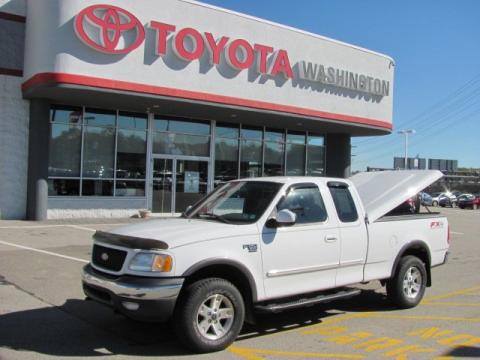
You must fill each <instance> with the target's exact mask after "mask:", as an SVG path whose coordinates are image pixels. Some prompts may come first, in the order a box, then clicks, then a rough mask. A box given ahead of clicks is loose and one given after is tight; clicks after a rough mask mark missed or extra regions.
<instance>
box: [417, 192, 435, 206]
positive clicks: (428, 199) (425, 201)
mask: <svg viewBox="0 0 480 360" xmlns="http://www.w3.org/2000/svg"><path fill="white" fill-rule="evenodd" d="M418 196H419V197H420V202H421V204H422V205H423V206H432V203H433V199H432V196H431V195H430V194H428V193H426V192H423V191H422V192H420V193H419V194H418Z"/></svg>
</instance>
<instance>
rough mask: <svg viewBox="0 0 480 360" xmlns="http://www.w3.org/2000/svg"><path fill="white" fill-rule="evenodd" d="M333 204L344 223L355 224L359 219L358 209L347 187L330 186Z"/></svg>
mask: <svg viewBox="0 0 480 360" xmlns="http://www.w3.org/2000/svg"><path fill="white" fill-rule="evenodd" d="M329 190H330V194H332V198H333V202H334V203H335V209H336V210H337V215H338V218H339V219H340V221H342V222H355V221H357V219H358V214H357V208H356V207H355V203H354V201H353V198H352V195H351V194H350V190H349V189H348V187H346V186H330V185H329Z"/></svg>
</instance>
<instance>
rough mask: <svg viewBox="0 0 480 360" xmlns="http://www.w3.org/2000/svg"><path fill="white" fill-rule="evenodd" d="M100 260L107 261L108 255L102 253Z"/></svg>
mask: <svg viewBox="0 0 480 360" xmlns="http://www.w3.org/2000/svg"><path fill="white" fill-rule="evenodd" d="M100 258H101V259H102V260H103V261H107V260H108V254H107V253H103V254H102V255H101V256H100Z"/></svg>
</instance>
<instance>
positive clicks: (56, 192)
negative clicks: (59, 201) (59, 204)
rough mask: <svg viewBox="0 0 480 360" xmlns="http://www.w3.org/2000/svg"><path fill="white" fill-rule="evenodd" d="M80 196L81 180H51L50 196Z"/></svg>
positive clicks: (49, 186)
mask: <svg viewBox="0 0 480 360" xmlns="http://www.w3.org/2000/svg"><path fill="white" fill-rule="evenodd" d="M79 194H80V180H76V179H75V180H74V179H49V180H48V196H78V195H79Z"/></svg>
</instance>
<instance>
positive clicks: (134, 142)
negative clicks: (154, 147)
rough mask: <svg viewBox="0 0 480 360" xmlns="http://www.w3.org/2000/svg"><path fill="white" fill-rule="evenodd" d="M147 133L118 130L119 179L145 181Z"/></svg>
mask: <svg viewBox="0 0 480 360" xmlns="http://www.w3.org/2000/svg"><path fill="white" fill-rule="evenodd" d="M146 151H147V133H146V132H145V131H141V130H140V131H138V130H122V129H119V130H118V134H117V178H130V179H145V163H146Z"/></svg>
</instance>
